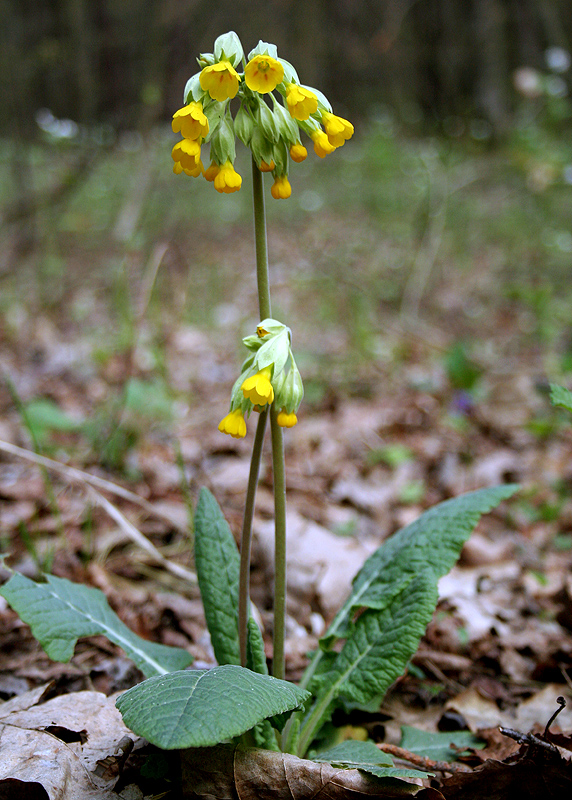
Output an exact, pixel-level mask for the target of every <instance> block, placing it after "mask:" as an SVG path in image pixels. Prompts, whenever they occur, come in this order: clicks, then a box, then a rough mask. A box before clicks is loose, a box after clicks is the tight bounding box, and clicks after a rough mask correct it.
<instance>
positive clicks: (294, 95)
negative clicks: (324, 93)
mask: <svg viewBox="0 0 572 800" xmlns="http://www.w3.org/2000/svg"><path fill="white" fill-rule="evenodd" d="M286 103H287V105H288V110H289V111H290V113H291V114H292V116H293V117H294V119H299V120H304V119H308V118H309V117H310V115H311V114H315V113H316V111H317V110H318V98H317V97H316V95H315V94H314V92H311V91H310V90H309V89H304V87H303V86H297V85H296V84H295V83H289V84H288V86H287V87H286Z"/></svg>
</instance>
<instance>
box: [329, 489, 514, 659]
mask: <svg viewBox="0 0 572 800" xmlns="http://www.w3.org/2000/svg"><path fill="white" fill-rule="evenodd" d="M517 488H518V487H517V486H516V485H514V484H509V485H506V486H496V487H494V488H492V489H480V490H479V491H477V492H471V493H470V494H465V495H462V496H461V497H455V498H453V499H452V500H446V501H445V502H444V503H439V504H438V505H436V506H433V508H430V509H429V510H428V511H426V512H425V513H424V514H422V515H421V516H420V517H419V519H417V520H415V522H412V523H411V524H410V525H407V527H405V528H402V529H401V530H400V531H398V532H397V533H395V534H394V535H393V536H391V537H390V538H389V539H388V540H387V541H386V542H384V543H383V544H382V545H381V547H379V548H378V549H377V550H376V551H375V553H373V554H372V555H371V556H370V557H369V558H368V559H367V561H366V562H365V564H364V565H363V567H362V568H361V570H360V571H359V572H358V574H357V575H356V577H355V578H354V581H353V587H352V592H351V594H350V596H349V597H348V599H347V600H346V602H345V603H344V605H343V606H342V608H341V609H340V611H339V612H338V613H337V614H336V617H335V619H334V620H333V622H332V624H331V625H330V627H329V628H328V630H327V631H326V633H325V634H324V636H323V637H322V640H321V643H322V645H323V646H324V647H329V646H331V644H332V642H333V641H334V640H335V639H337V638H344V637H345V636H346V635H347V633H348V628H349V627H350V622H351V618H352V616H353V614H354V612H355V611H356V610H358V609H359V608H364V607H366V608H377V609H379V610H381V609H383V608H385V607H387V605H388V604H389V603H390V602H391V601H392V598H393V597H394V596H395V595H396V594H398V593H399V592H401V591H403V587H404V586H405V585H406V584H407V583H408V582H409V580H410V579H411V576H413V575H415V574H417V573H418V572H419V571H420V570H421V569H424V568H426V567H430V568H431V569H432V570H433V572H434V575H435V579H436V580H437V579H438V578H440V577H441V576H442V575H445V573H447V572H448V571H449V570H450V569H451V567H453V565H454V564H455V562H456V560H457V558H458V557H459V553H460V551H461V548H462V546H463V544H464V543H465V541H466V540H467V539H468V537H469V536H470V534H471V532H472V530H473V528H474V527H475V525H476V524H477V522H478V521H479V518H480V516H481V515H482V514H485V513H487V512H488V511H491V509H493V508H495V506H497V505H498V504H499V503H500V502H501V501H502V500H505V499H506V498H508V497H510V496H511V495H513V494H514V492H515V491H516V490H517Z"/></svg>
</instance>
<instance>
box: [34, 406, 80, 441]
mask: <svg viewBox="0 0 572 800" xmlns="http://www.w3.org/2000/svg"><path fill="white" fill-rule="evenodd" d="M25 412H26V422H27V423H28V425H30V427H32V428H33V429H34V431H35V432H36V433H39V434H43V433H44V432H45V431H46V430H48V431H49V430H52V431H64V432H68V431H77V430H78V429H79V428H81V422H78V421H76V420H74V419H72V417H70V416H69V414H66V412H65V411H62V409H61V408H60V407H59V406H57V405H56V404H55V403H54V402H53V401H52V400H48V399H47V398H38V399H37V400H31V401H30V402H29V403H28V404H27V405H26V407H25Z"/></svg>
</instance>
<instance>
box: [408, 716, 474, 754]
mask: <svg viewBox="0 0 572 800" xmlns="http://www.w3.org/2000/svg"><path fill="white" fill-rule="evenodd" d="M451 745H454V746H455V747H456V748H457V749H456V750H455V749H453V748H452V747H451ZM400 746H401V747H403V748H404V749H405V750H409V751H410V752H411V753H417V755H419V756H426V757H427V758H431V759H432V760H433V761H455V760H456V759H457V758H458V756H459V751H463V750H465V749H467V748H469V747H471V748H479V747H483V746H484V743H483V741H482V740H481V739H479V738H478V737H477V736H475V735H474V734H473V733H471V732H470V731H451V732H447V733H443V732H438V733H435V732H432V731H421V730H419V729H418V728H412V727H410V726H409V725H404V726H403V727H402V728H401V742H400Z"/></svg>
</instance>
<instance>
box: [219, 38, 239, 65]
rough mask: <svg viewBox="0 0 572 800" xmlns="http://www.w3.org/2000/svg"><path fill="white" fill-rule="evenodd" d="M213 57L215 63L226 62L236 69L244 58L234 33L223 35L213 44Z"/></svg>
mask: <svg viewBox="0 0 572 800" xmlns="http://www.w3.org/2000/svg"><path fill="white" fill-rule="evenodd" d="M214 56H215V59H216V60H217V61H228V62H230V63H231V64H232V66H233V67H236V66H237V65H238V64H240V62H241V61H242V59H243V58H244V51H243V49H242V45H241V43H240V39H239V38H238V36H237V34H236V33H235V32H234V31H229V32H228V33H223V34H222V36H219V37H218V39H217V40H216V41H215V43H214Z"/></svg>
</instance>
